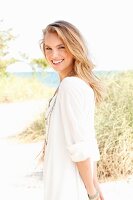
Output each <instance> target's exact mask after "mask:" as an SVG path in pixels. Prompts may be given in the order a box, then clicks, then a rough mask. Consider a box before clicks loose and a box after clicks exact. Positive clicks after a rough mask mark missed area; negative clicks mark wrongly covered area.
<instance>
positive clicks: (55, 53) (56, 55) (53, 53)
mask: <svg viewBox="0 0 133 200" xmlns="http://www.w3.org/2000/svg"><path fill="white" fill-rule="evenodd" d="M51 56H52V58H53V59H55V58H57V57H58V56H59V52H58V50H57V49H53V51H52V55H51Z"/></svg>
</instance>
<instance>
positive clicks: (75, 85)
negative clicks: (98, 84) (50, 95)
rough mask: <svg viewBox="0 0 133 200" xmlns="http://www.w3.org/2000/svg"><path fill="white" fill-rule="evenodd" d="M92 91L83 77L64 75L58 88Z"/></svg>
mask: <svg viewBox="0 0 133 200" xmlns="http://www.w3.org/2000/svg"><path fill="white" fill-rule="evenodd" d="M62 89H63V90H69V91H71V90H77V91H83V90H84V91H85V90H86V91H92V88H91V87H90V86H89V84H87V83H86V82H85V81H84V80H83V79H81V78H79V77H77V76H69V77H65V78H64V79H63V80H62V81H61V83H60V90H62Z"/></svg>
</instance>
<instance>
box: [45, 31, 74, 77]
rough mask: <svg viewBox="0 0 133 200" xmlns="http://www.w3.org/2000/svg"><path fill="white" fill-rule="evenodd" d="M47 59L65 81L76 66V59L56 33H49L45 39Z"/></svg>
mask: <svg viewBox="0 0 133 200" xmlns="http://www.w3.org/2000/svg"><path fill="white" fill-rule="evenodd" d="M44 43H45V47H44V48H45V57H46V59H47V61H48V63H49V64H50V65H51V67H53V69H54V70H56V71H57V72H58V73H59V75H60V77H61V79H63V78H64V77H65V76H66V75H67V74H68V73H69V72H70V71H72V69H73V66H74V58H73V55H72V54H71V53H69V52H68V50H67V49H66V47H65V45H64V43H63V41H62V40H61V39H60V38H59V36H58V35H57V33H56V32H54V33H53V32H47V33H46V35H45V38H44Z"/></svg>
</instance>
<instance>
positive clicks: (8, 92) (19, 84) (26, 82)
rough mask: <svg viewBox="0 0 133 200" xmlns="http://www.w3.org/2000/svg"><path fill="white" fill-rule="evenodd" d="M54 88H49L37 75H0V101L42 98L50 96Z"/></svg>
mask: <svg viewBox="0 0 133 200" xmlns="http://www.w3.org/2000/svg"><path fill="white" fill-rule="evenodd" d="M53 90H54V88H51V89H49V87H48V86H45V85H44V84H43V83H41V82H40V81H38V80H37V78H36V77H35V76H32V77H30V78H22V77H19V76H14V75H4V76H2V77H0V103H6V102H16V101H25V100H26V101H27V100H40V99H44V98H48V97H50V95H51V93H52V92H53Z"/></svg>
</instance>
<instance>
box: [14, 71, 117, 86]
mask: <svg viewBox="0 0 133 200" xmlns="http://www.w3.org/2000/svg"><path fill="white" fill-rule="evenodd" d="M119 72H120V71H95V72H94V73H95V75H96V76H98V77H99V78H100V77H102V76H111V75H114V74H116V73H119ZM12 74H13V75H15V76H18V77H21V78H31V77H34V78H36V79H37V80H38V81H40V82H41V83H42V84H45V85H46V86H49V87H57V86H58V85H59V82H60V79H59V75H58V73H56V72H14V73H12Z"/></svg>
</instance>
